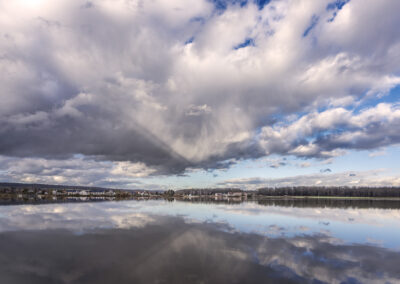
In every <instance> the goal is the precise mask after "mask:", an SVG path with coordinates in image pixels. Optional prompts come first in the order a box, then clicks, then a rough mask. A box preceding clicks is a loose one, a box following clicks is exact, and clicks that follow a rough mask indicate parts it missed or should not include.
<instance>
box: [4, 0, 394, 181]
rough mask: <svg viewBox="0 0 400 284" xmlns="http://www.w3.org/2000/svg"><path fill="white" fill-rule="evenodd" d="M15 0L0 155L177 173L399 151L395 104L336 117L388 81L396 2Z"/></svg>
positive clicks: (376, 94)
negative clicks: (289, 158)
mask: <svg viewBox="0 0 400 284" xmlns="http://www.w3.org/2000/svg"><path fill="white" fill-rule="evenodd" d="M26 1H27V0H26ZM26 1H3V2H1V3H0V36H1V40H0V72H1V74H2V77H1V78H0V85H1V86H2V92H1V93H0V100H1V102H2V103H1V104H0V135H1V137H6V139H4V141H1V142H0V154H1V155H6V156H13V157H27V156H29V157H43V158H50V159H59V158H60V157H64V158H65V157H71V156H73V155H74V154H82V155H84V156H88V157H95V158H98V159H101V160H102V161H107V160H108V161H114V162H116V163H119V162H126V161H129V162H130V163H132V164H133V165H141V166H142V165H145V167H147V168H151V169H155V172H152V173H160V174H165V173H171V174H176V173H182V172H183V171H184V170H185V169H187V168H190V167H192V168H218V167H221V164H223V161H226V160H229V159H234V160H238V159H248V158H258V157H261V156H264V155H269V154H272V153H277V154H282V155H288V154H294V155H297V156H306V157H310V156H319V157H324V158H329V157H332V156H337V155H340V154H341V153H342V152H341V150H340V149H342V148H343V149H345V148H368V149H374V148H375V147H381V146H385V145H391V144H394V143H398V142H399V141H400V138H399V137H398V135H397V134H396V133H398V120H399V118H398V110H397V107H396V106H394V105H389V104H382V105H379V106H377V107H374V108H370V109H369V110H365V111H362V112H361V113H360V114H357V113H354V112H352V111H349V110H348V109H345V108H344V107H348V106H353V105H356V104H359V103H362V102H363V100H365V99H368V98H370V99H379V98H381V97H382V95H386V94H387V93H388V92H389V91H390V90H391V89H392V88H393V87H395V86H396V85H398V84H400V77H399V66H400V59H399V58H400V56H399V55H400V31H399V29H398V28H397V27H398V26H399V25H400V20H399V17H398V15H397V11H398V10H399V9H400V6H399V5H400V4H399V2H398V1H389V0H388V1H380V2H379V3H377V2H376V1H372V0H370V1H359V0H352V1H350V2H349V3H347V4H346V5H345V6H344V7H343V8H342V9H341V10H338V11H336V13H337V15H336V17H334V19H333V21H330V19H331V18H332V17H333V15H332V13H333V12H332V11H331V10H327V9H326V7H327V4H328V3H329V1H306V0H303V1H271V3H269V4H268V5H266V6H265V7H264V8H263V9H259V8H258V7H257V5H255V4H254V3H253V2H249V3H248V4H247V5H245V6H244V7H241V6H240V5H239V4H228V5H227V9H226V10H224V11H218V12H217V11H216V10H215V7H214V6H213V3H212V2H210V1H206V0H189V1H184V0H173V1H166V0H155V1H135V0H131V1H109V0H103V1H100V0H99V1H91V3H92V4H91V5H84V3H83V4H82V1H77V0H73V1H70V0H68V1H67V0H61V1H57V3H55V2H54V1H50V0H41V1H39V0H36V1H29V3H28V2H26ZM22 7H25V8H22ZM26 7H29V8H26ZM383 18H384V19H385V20H384V21H381V19H383ZM313 19H314V21H315V25H313V26H312V27H311V26H310V24H311V22H312V21H313ZM315 19H317V20H315ZM306 30H308V32H307V33H306V32H305V31H306ZM246 41H248V42H249V43H251V44H249V45H248V46H245V44H243V43H245V42H246ZM241 44H242V45H241ZM235 47H236V48H235ZM240 47H241V48H240ZM365 94H366V97H365ZM319 107H328V109H327V110H325V111H323V112H316V111H315V109H316V108H319ZM301 112H302V113H304V112H305V113H306V114H305V115H302V116H301V117H300V118H299V119H294V121H293V118H294V117H297V116H298V113H301ZM277 115H283V116H286V117H288V119H289V118H290V119H291V122H290V124H289V125H285V124H283V125H282V122H281V121H279V120H278V121H276V120H275V117H276V116H277ZM388 116H389V117H388ZM342 125H344V126H348V127H349V128H347V129H345V131H344V132H343V133H335V134H334V135H333V136H329V139H327V140H321V141H313V139H315V137H314V136H313V135H316V134H318V133H320V132H321V131H331V130H334V129H336V128H338V127H341V126H342ZM374 126H376V130H375V131H374V133H372V131H370V128H371V127H374ZM260 128H261V134H258V130H259V129H260ZM353 128H354V130H353ZM324 138H326V137H324ZM258 139H261V141H258ZM374 139H376V140H374ZM132 172H133V176H137V175H139V176H140V175H141V173H142V171H141V170H140V173H139V174H136V172H135V169H133V171H132ZM144 172H145V173H146V174H148V172H146V170H144ZM130 173H131V172H130ZM127 174H128V173H127ZM129 175H130V174H128V176H129ZM25 178H29V177H25ZM31 178H35V177H33V176H32V177H31Z"/></svg>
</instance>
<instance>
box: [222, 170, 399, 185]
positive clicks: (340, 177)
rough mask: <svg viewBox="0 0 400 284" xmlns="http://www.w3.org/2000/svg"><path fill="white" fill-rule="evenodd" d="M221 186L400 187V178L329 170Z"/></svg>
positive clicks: (238, 180)
mask: <svg viewBox="0 0 400 284" xmlns="http://www.w3.org/2000/svg"><path fill="white" fill-rule="evenodd" d="M327 170H328V171H327ZM218 185H219V186H226V187H240V188H243V189H256V188H260V187H265V186H268V187H282V186H319V185H323V186H400V176H399V175H392V176H390V175H389V174H388V173H387V172H386V171H385V170H382V169H381V170H370V171H359V172H354V171H352V172H339V173H331V171H330V170H329V169H325V170H321V172H320V173H316V174H307V175H297V176H290V177H283V178H259V177H255V178H235V179H228V180H225V181H222V182H220V183H218Z"/></svg>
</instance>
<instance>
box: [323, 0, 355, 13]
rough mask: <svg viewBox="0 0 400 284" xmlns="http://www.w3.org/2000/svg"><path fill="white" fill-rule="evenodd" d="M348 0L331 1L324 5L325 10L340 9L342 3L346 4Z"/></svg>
mask: <svg viewBox="0 0 400 284" xmlns="http://www.w3.org/2000/svg"><path fill="white" fill-rule="evenodd" d="M349 2H350V0H336V1H335V2H331V3H329V4H328V5H327V6H326V10H327V11H330V10H336V9H337V10H341V9H342V8H343V6H344V5H346V4H347V3H349Z"/></svg>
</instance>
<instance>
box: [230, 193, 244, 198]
mask: <svg viewBox="0 0 400 284" xmlns="http://www.w3.org/2000/svg"><path fill="white" fill-rule="evenodd" d="M228 197H242V193H241V192H228Z"/></svg>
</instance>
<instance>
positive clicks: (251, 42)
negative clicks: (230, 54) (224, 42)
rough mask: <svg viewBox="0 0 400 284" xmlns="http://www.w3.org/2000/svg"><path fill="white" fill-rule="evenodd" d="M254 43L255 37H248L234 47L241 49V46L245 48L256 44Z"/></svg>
mask: <svg viewBox="0 0 400 284" xmlns="http://www.w3.org/2000/svg"><path fill="white" fill-rule="evenodd" d="M254 45H255V43H254V39H252V38H246V39H245V41H244V42H242V43H239V44H238V45H236V46H235V47H234V49H240V48H244V47H247V46H254Z"/></svg>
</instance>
